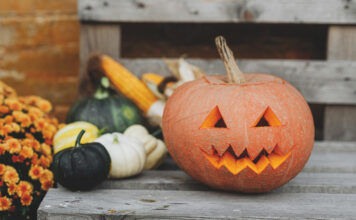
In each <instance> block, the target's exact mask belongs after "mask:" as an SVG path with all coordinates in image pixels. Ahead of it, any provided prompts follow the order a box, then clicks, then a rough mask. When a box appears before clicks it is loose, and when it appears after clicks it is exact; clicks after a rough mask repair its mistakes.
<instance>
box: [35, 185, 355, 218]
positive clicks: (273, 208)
mask: <svg viewBox="0 0 356 220" xmlns="http://www.w3.org/2000/svg"><path fill="white" fill-rule="evenodd" d="M355 204H356V194H326V193H284V192H274V193H266V194H259V195H244V194H237V193H228V192H218V191H161V190H115V189H109V190H108V189H106V190H105V189H99V190H95V191H90V192H76V193H73V192H70V191H67V190H64V189H51V190H50V191H49V192H48V193H47V195H46V197H45V198H44V200H43V202H42V204H41V206H40V208H39V209H38V219H39V220H52V219H53V220H54V219H56V220H60V219H92V220H96V219H98V220H99V219H100V220H101V219H136V218H139V219H142V218H145V219H227V218H229V219H262V218H263V219H355V216H356V209H355Z"/></svg>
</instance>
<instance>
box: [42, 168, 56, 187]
mask: <svg viewBox="0 0 356 220" xmlns="http://www.w3.org/2000/svg"><path fill="white" fill-rule="evenodd" d="M49 180H53V173H52V171H50V170H48V169H45V170H43V172H42V175H41V177H40V182H41V183H42V184H43V183H45V182H47V181H49Z"/></svg>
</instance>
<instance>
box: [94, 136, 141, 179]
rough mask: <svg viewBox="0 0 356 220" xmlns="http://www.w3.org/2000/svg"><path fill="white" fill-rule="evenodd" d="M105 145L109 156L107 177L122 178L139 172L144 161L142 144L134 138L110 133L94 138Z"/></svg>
mask: <svg viewBox="0 0 356 220" xmlns="http://www.w3.org/2000/svg"><path fill="white" fill-rule="evenodd" d="M95 142H99V143H101V144H102V145H104V146H105V148H106V149H107V150H108V152H109V154H110V157H111V170H110V173H109V178H124V177H129V176H134V175H137V174H139V173H140V172H141V171H142V170H143V168H144V165H145V162H146V152H145V148H144V146H143V144H142V143H141V142H140V141H138V140H137V139H135V138H132V137H129V136H126V135H123V134H120V133H111V134H105V135H102V136H100V137H99V138H97V139H96V140H95Z"/></svg>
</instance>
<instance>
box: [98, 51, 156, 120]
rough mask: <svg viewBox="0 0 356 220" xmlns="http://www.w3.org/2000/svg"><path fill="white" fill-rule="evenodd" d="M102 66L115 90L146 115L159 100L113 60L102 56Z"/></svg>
mask: <svg viewBox="0 0 356 220" xmlns="http://www.w3.org/2000/svg"><path fill="white" fill-rule="evenodd" d="M101 65H102V68H103V70H104V73H105V75H106V76H107V77H108V78H109V79H110V81H111V82H112V84H113V85H114V86H115V88H116V89H117V90H118V91H120V92H121V93H122V94H123V95H125V96H126V97H127V98H129V99H130V100H131V101H132V102H134V103H135V104H136V105H137V107H138V108H139V109H141V111H143V112H144V113H147V111H148V110H149V108H150V106H151V105H152V104H153V103H154V102H156V101H157V100H158V99H157V98H156V96H155V95H154V94H153V93H152V92H151V91H150V90H149V89H148V88H147V87H146V86H145V84H144V83H143V82H142V81H141V80H139V79H138V78H137V77H136V76H135V75H133V74H132V73H131V72H130V71H129V70H127V69H126V68H125V67H123V66H122V65H121V64H119V63H118V62H116V61H115V60H113V59H112V58H110V57H108V56H105V55H103V56H101Z"/></svg>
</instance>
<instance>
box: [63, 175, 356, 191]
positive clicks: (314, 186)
mask: <svg viewBox="0 0 356 220" xmlns="http://www.w3.org/2000/svg"><path fill="white" fill-rule="evenodd" d="M340 180H342V181H340ZM60 187H61V186H60ZM97 189H128V190H182V191H195V190H196V191H202V190H204V191H205V190H211V189H210V188H209V187H207V186H205V185H203V184H201V183H199V182H197V181H195V180H194V179H192V178H191V177H189V176H188V175H187V174H185V173H184V172H183V171H178V170H176V171H155V170H151V171H144V172H143V173H141V174H140V175H138V176H136V177H133V178H129V179H123V180H107V181H105V182H103V183H102V184H100V185H99V186H98V187H97ZM275 191H277V192H288V193H291V192H293V193H356V174H354V173H307V172H302V173H300V174H299V175H298V176H297V177H295V178H294V179H292V180H291V181H290V182H289V183H287V184H286V185H284V186H283V187H281V188H279V189H276V190H275Z"/></svg>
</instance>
